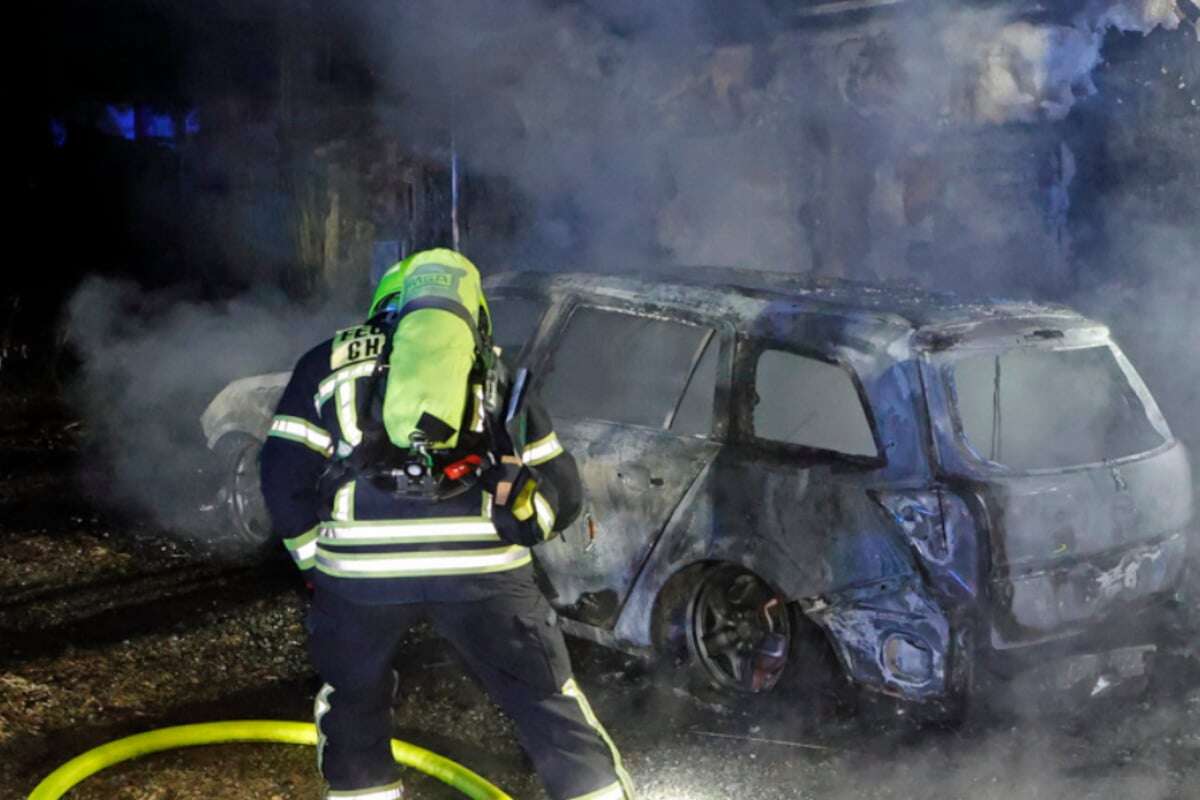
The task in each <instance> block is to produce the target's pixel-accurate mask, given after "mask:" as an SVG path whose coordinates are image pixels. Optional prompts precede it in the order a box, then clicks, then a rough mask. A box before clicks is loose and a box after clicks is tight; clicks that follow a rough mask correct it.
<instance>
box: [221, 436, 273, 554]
mask: <svg viewBox="0 0 1200 800" xmlns="http://www.w3.org/2000/svg"><path fill="white" fill-rule="evenodd" d="M229 510H230V516H231V517H232V520H233V526H234V532H235V533H236V534H237V535H238V537H239V538H241V539H242V540H243V541H245V542H247V543H250V544H263V543H265V542H266V541H267V539H268V537H269V534H270V532H269V530H268V528H267V525H266V518H267V517H266V513H267V509H266V503H265V502H264V501H263V499H262V489H261V487H260V484H259V473H258V445H257V444H248V445H246V446H245V447H244V448H242V450H241V451H240V452H239V453H238V454H237V458H236V459H235V460H234V464H233V475H232V479H231V481H230V486H229Z"/></svg>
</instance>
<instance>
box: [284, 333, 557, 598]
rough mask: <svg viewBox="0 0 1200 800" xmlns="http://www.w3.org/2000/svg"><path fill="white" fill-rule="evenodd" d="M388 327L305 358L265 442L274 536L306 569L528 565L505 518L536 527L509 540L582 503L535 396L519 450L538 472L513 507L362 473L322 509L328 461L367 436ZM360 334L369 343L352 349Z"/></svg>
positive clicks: (409, 571)
mask: <svg viewBox="0 0 1200 800" xmlns="http://www.w3.org/2000/svg"><path fill="white" fill-rule="evenodd" d="M379 335H380V329H379V328H377V327H374V326H372V325H370V324H364V325H360V326H357V327H355V328H350V329H347V330H344V331H339V332H338V334H337V335H336V336H335V337H334V338H333V339H330V340H327V341H326V342H323V343H322V344H320V345H318V346H317V347H315V348H313V349H312V350H310V351H309V352H308V353H306V354H305V355H304V356H303V357H302V358H301V359H300V362H299V363H298V364H297V366H296V369H295V371H294V372H293V374H292V377H291V379H290V381H289V382H288V385H287V387H286V389H285V390H284V393H283V396H282V397H281V399H280V401H279V406H278V408H277V410H276V414H275V418H274V420H273V421H272V424H271V429H270V431H269V434H268V437H267V441H266V443H265V444H264V446H263V451H262V461H261V473H262V487H263V497H264V500H265V501H266V504H267V508H268V510H269V511H270V513H271V518H272V525H273V529H274V531H275V534H276V535H277V536H279V537H280V538H282V539H283V540H284V541H285V543H286V545H287V547H288V550H289V551H290V552H291V554H292V556H293V558H294V559H295V560H296V563H297V565H298V566H299V567H300V568H301V569H303V570H310V569H312V570H316V571H317V572H320V573H323V574H325V575H328V576H330V577H331V578H337V579H339V580H340V579H349V580H354V581H364V580H365V581H369V582H371V583H376V582H379V581H381V580H383V579H416V578H421V577H440V576H453V575H472V574H474V575H483V574H490V573H497V572H503V571H506V570H514V569H517V568H520V567H523V566H526V565H528V564H529V563H530V562H531V560H532V558H531V553H530V550H529V548H527V547H523V546H520V545H513V544H508V543H507V541H506V540H505V538H506V537H502V536H501V535H500V533H499V532H498V531H497V526H501V530H503V531H505V532H506V535H507V534H508V533H510V532H511V530H512V527H513V526H517V527H519V528H522V529H526V530H528V531H529V533H530V534H532V535H528V534H527V535H522V536H521V537H519V538H514V537H512V536H510V535H509V536H507V538H508V540H510V541H522V542H526V543H528V542H530V541H541V540H545V539H548V538H551V537H552V536H553V535H554V533H555V531H557V530H562V529H563V528H565V527H566V526H567V525H569V524H570V523H571V522H572V521H573V520H574V519H575V517H576V516H577V515H578V512H579V506H580V487H579V476H578V471H577V469H576V467H575V462H574V460H573V459H572V458H571V456H570V454H568V453H566V452H565V451H564V450H563V448H562V445H561V444H560V443H559V441H558V437H557V436H556V435H555V434H554V432H553V430H552V427H551V422H550V417H549V415H548V414H546V412H545V410H544V409H542V408H541V406H540V404H538V403H537V402H536V399H534V400H533V401H532V402H531V403H530V413H529V419H528V441H529V444H528V445H526V446H525V448H524V450H523V452H522V453H521V454H520V455H521V456H522V457H523V460H524V461H525V463H526V464H527V465H529V466H533V467H536V469H537V472H538V475H539V478H540V480H539V482H538V485H537V490H536V491H533V490H531V491H530V493H529V494H528V495H527V496H520V497H517V498H515V499H514V501H513V502H512V503H511V504H510V506H509V507H507V508H494V507H493V504H492V502H491V498H490V497H489V496H488V495H487V494H486V492H484V491H483V490H482V489H481V488H478V487H477V488H475V489H472V490H471V491H470V492H468V493H467V494H465V495H463V496H461V497H459V498H456V499H455V500H451V501H444V502H438V503H429V502H422V501H412V500H404V499H397V498H396V497H395V496H393V495H391V494H389V493H388V492H386V491H384V490H382V489H378V488H376V487H374V486H372V485H370V484H369V482H367V481H364V480H360V481H352V482H350V483H347V484H346V485H345V486H343V487H341V488H340V489H339V490H338V492H337V493H336V494H335V496H334V498H333V503H332V509H330V510H328V511H326V510H324V509H322V508H321V505H320V500H319V498H318V496H317V490H316V486H317V481H318V478H319V476H320V475H321V474H322V472H323V471H324V469H325V467H326V465H327V463H328V459H329V458H332V457H334V456H335V455H345V454H346V453H348V452H349V451H350V450H351V449H352V448H353V447H354V446H356V445H357V444H358V443H359V442H360V441H361V439H362V432H361V430H360V428H359V424H358V400H357V398H358V396H359V394H360V393H361V392H365V391H367V390H368V387H369V381H370V378H371V374H372V371H373V368H374V360H373V358H374V355H373V354H374V353H376V352H378V350H377V349H376V348H375V347H374V346H373V345H374V343H375V342H376V341H377V337H378V336H379ZM357 341H361V342H363V343H364V346H362V347H358V348H355V347H353V346H352V345H353V344H354V343H355V342H357ZM366 343H371V344H372V346H370V347H368V346H366ZM356 352H357V353H359V354H361V356H360V357H357V358H356V357H355V353H356ZM471 401H472V402H469V403H468V408H469V412H468V414H467V415H466V416H467V419H466V420H465V421H464V422H465V424H464V428H466V429H467V430H469V431H472V432H473V431H476V430H477V429H478V427H480V425H479V399H478V394H477V393H476V392H471Z"/></svg>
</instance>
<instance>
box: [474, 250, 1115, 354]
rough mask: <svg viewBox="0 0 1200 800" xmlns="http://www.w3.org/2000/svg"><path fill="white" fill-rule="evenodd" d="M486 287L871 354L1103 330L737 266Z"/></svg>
mask: <svg viewBox="0 0 1200 800" xmlns="http://www.w3.org/2000/svg"><path fill="white" fill-rule="evenodd" d="M487 283H488V286H489V287H490V288H492V289H499V288H511V289H518V290H519V289H526V290H535V291H540V292H549V293H552V294H558V293H572V294H577V295H579V296H581V297H585V298H586V297H589V296H590V297H594V298H597V299H599V298H612V299H616V300H620V301H624V302H629V303H637V304H638V305H640V306H642V307H644V308H650V309H655V308H658V309H661V310H662V311H663V312H664V313H670V312H672V311H676V312H678V311H679V310H685V311H686V310H692V311H695V310H703V311H705V312H707V313H709V314H711V315H714V316H716V317H719V318H722V319H725V320H727V321H729V322H730V323H731V324H732V325H733V326H734V327H735V328H736V329H738V330H740V331H744V332H747V333H751V334H754V335H759V336H764V337H766V338H773V339H776V338H777V339H801V340H813V339H820V340H823V341H828V342H830V343H836V344H839V345H842V346H849V347H853V348H855V349H859V350H863V351H868V352H869V351H879V350H885V349H889V348H890V347H892V346H894V345H896V344H901V345H911V346H914V347H916V348H918V349H922V350H943V349H947V348H950V347H953V346H954V345H955V344H957V343H959V342H961V341H964V340H966V339H971V338H976V337H985V338H993V337H1009V336H1022V337H1025V338H1035V339H1056V338H1061V337H1062V336H1063V335H1064V331H1068V330H1080V329H1092V330H1098V331H1105V328H1104V326H1103V325H1102V324H1101V323H1098V322H1095V321H1093V320H1090V319H1088V318H1086V317H1084V316H1082V315H1080V314H1079V313H1078V312H1076V311H1073V310H1071V309H1070V308H1067V307H1066V306H1061V305H1051V304H1045V303H1035V302H1032V301H1018V300H999V299H989V300H975V299H965V298H962V297H960V296H958V295H955V294H951V293H948V292H933V291H928V290H924V289H920V288H918V287H915V286H912V285H907V284H872V283H864V282H858V281H850V280H844V279H838V278H828V277H818V276H812V275H804V274H791V273H783V272H768V271H760V270H748V269H737V268H722V267H691V268H675V269H666V270H664V269H654V270H647V271H646V273H645V276H641V275H635V274H601V273H587V272H572V273H559V274H555V273H546V272H532V271H528V272H508V273H503V274H500V275H496V276H493V277H491V278H490V279H489V280H488V281H487Z"/></svg>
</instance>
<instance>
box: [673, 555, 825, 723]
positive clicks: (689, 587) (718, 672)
mask: <svg viewBox="0 0 1200 800" xmlns="http://www.w3.org/2000/svg"><path fill="white" fill-rule="evenodd" d="M655 635H656V640H657V643H658V647H659V653H660V656H661V658H660V660H661V661H663V662H666V663H667V664H668V665H669V666H670V667H671V668H672V670H673V677H674V678H675V679H676V680H675V682H676V683H685V684H687V685H688V686H690V687H691V688H693V689H701V690H710V691H711V690H715V691H716V692H718V693H719V695H720V696H722V697H724V698H725V699H727V700H737V699H739V698H740V699H742V700H745V699H748V698H749V697H750V696H753V695H763V694H766V693H768V692H771V691H772V690H775V691H776V692H780V691H784V692H787V693H788V694H789V695H790V694H792V693H793V692H798V693H799V694H801V695H804V696H812V695H814V694H819V693H824V692H825V691H826V690H827V688H828V687H829V686H830V685H831V682H832V680H833V678H834V677H835V676H836V675H837V667H836V660H835V659H834V657H833V654H832V651H831V650H830V648H829V645H828V642H827V641H826V640H825V637H824V634H823V632H822V631H821V630H820V629H819V628H817V627H816V626H815V625H814V624H813V623H812V622H810V621H809V620H808V619H807V618H806V617H805V616H804V615H803V614H801V613H800V612H799V610H798V609H797V608H796V606H795V604H794V603H793V604H788V603H785V602H784V598H783V597H782V596H780V595H779V594H778V593H777V592H776V591H775V590H774V589H773V588H772V587H771V586H770V584H768V583H767V582H766V581H764V580H763V579H762V578H760V577H759V576H757V575H755V574H754V573H753V572H751V571H749V570H747V569H744V568H742V567H739V566H735V565H731V564H718V565H712V564H705V565H698V566H696V567H692V568H690V569H688V570H687V571H685V572H682V573H680V574H679V575H677V576H676V577H675V579H673V580H672V581H671V582H670V583H669V584H668V585H667V587H666V588H665V589H664V590H663V592H662V594H661V595H660V596H659V603H658V612H657V614H656V619H655Z"/></svg>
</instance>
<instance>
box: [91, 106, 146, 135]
mask: <svg viewBox="0 0 1200 800" xmlns="http://www.w3.org/2000/svg"><path fill="white" fill-rule="evenodd" d="M104 110H105V112H106V117H105V119H104V120H103V121H102V122H101V123H100V129H101V130H103V131H104V132H105V133H110V134H113V135H114V136H120V137H121V138H122V139H127V140H129V141H131V142H132V141H133V140H134V139H136V138H137V114H136V113H134V110H133V108H131V107H130V106H117V105H111V106H105V107H104Z"/></svg>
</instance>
